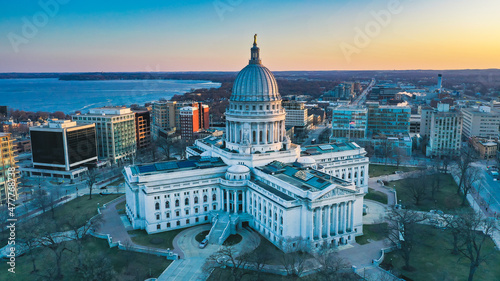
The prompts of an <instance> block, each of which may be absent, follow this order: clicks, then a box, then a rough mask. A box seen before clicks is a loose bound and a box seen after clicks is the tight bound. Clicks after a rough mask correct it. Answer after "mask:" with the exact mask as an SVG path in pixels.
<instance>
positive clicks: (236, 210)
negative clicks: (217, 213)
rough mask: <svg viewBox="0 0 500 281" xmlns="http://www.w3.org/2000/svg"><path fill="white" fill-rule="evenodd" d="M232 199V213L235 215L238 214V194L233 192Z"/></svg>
mask: <svg viewBox="0 0 500 281" xmlns="http://www.w3.org/2000/svg"><path fill="white" fill-rule="evenodd" d="M233 197H234V198H233V199H234V213H235V214H236V213H237V212H238V192H237V191H236V190H235V191H233Z"/></svg>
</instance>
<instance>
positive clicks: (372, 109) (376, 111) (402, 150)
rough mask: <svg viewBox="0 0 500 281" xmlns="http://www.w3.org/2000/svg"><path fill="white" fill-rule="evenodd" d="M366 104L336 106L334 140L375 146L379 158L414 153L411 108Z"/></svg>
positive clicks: (375, 103) (331, 138)
mask: <svg viewBox="0 0 500 281" xmlns="http://www.w3.org/2000/svg"><path fill="white" fill-rule="evenodd" d="M366 104H367V106H366V107H364V106H347V105H340V106H337V107H335V108H333V109H332V134H331V136H330V141H336V140H337V141H339V140H340V141H346V140H347V141H351V140H353V141H355V142H357V143H358V144H360V145H361V146H363V147H367V146H370V147H372V148H373V150H374V151H375V155H377V156H379V157H396V156H397V157H400V156H405V157H409V156H411V155H412V140H411V137H410V135H409V132H410V115H411V109H410V107H407V106H390V105H379V103H378V102H367V103H366Z"/></svg>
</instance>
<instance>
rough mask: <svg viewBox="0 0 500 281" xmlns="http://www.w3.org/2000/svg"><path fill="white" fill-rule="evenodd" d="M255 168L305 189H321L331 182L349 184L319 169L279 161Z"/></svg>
mask: <svg viewBox="0 0 500 281" xmlns="http://www.w3.org/2000/svg"><path fill="white" fill-rule="evenodd" d="M257 169H259V170H261V171H263V172H264V173H266V174H270V175H273V176H274V177H276V178H278V179H280V180H283V181H285V182H287V183H289V184H291V185H294V186H296V187H298V188H300V189H302V190H305V191H319V190H323V189H325V188H326V187H328V186H330V185H332V184H337V185H342V186H350V185H351V183H349V182H348V181H345V180H342V179H339V178H335V177H331V176H330V175H327V174H325V173H322V172H320V171H316V170H308V169H301V168H297V167H293V166H290V165H287V164H284V163H282V162H279V161H274V162H271V163H269V164H267V165H266V166H263V167H258V168H257Z"/></svg>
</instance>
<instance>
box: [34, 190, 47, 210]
mask: <svg viewBox="0 0 500 281" xmlns="http://www.w3.org/2000/svg"><path fill="white" fill-rule="evenodd" d="M33 195H34V197H33V203H35V206H36V207H37V208H40V209H42V212H43V213H45V211H46V210H47V208H48V207H49V206H50V197H49V196H48V195H47V192H46V191H45V190H44V189H41V188H39V189H37V190H35V193H34V194H33Z"/></svg>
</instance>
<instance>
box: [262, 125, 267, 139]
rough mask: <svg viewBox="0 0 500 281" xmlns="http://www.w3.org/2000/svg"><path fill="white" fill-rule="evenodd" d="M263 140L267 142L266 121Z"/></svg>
mask: <svg viewBox="0 0 500 281" xmlns="http://www.w3.org/2000/svg"><path fill="white" fill-rule="evenodd" d="M262 140H263V141H264V144H267V123H264V133H263V136H262Z"/></svg>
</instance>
